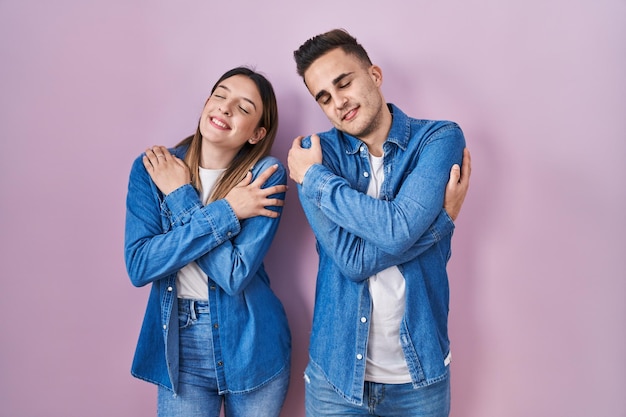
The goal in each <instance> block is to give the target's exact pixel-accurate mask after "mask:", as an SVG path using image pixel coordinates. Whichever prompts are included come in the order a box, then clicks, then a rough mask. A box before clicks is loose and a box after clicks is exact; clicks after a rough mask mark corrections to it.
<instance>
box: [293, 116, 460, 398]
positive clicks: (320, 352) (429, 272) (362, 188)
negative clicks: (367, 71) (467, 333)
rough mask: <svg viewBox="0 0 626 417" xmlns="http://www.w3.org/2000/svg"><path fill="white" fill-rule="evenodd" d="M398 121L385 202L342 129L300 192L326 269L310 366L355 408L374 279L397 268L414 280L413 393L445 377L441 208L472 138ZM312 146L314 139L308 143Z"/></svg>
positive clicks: (447, 127)
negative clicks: (371, 192)
mask: <svg viewBox="0 0 626 417" xmlns="http://www.w3.org/2000/svg"><path fill="white" fill-rule="evenodd" d="M388 106H389V108H390V110H391V111H392V114H393V122H392V126H391V130H390V132H389V135H388V137H387V141H386V142H385V143H384V145H383V149H384V153H385V155H384V159H383V163H384V170H385V171H384V172H385V180H384V182H383V184H382V189H381V194H380V199H374V198H371V197H369V196H367V195H366V192H367V186H368V183H369V171H370V165H369V159H368V149H367V146H366V145H365V144H364V143H363V142H362V141H360V140H358V139H357V138H355V137H352V136H350V135H347V134H345V133H343V132H340V131H338V130H337V129H331V130H330V131H328V132H324V133H321V134H320V140H321V143H322V152H323V163H322V164H316V165H313V166H312V167H311V168H310V169H309V170H308V171H307V173H306V175H305V177H304V180H303V182H302V184H301V185H300V186H298V193H299V197H300V202H301V204H302V206H303V209H304V212H305V214H306V216H307V219H308V221H309V223H310V224H311V227H312V229H313V232H314V233H315V236H316V239H317V251H318V254H319V268H318V275H317V287H316V297H315V309H314V314H313V329H312V332H311V340H310V346H309V354H310V359H311V362H312V364H313V365H315V366H317V367H318V368H319V369H320V370H321V371H322V372H323V373H324V374H325V376H326V378H327V379H328V381H329V383H330V384H332V385H333V386H334V387H335V389H336V390H337V391H338V392H339V393H340V394H341V395H343V396H344V397H345V398H346V399H347V400H348V401H351V402H353V403H355V404H361V403H362V401H363V386H364V378H365V377H364V375H365V364H366V354H367V342H368V335H369V320H370V316H371V300H370V294H369V289H368V284H367V281H368V278H369V277H370V276H371V275H373V274H375V273H377V272H380V271H382V270H383V269H386V268H388V267H390V266H392V265H397V266H398V268H399V269H400V271H401V273H402V274H403V276H404V278H405V281H406V306H405V315H404V318H403V320H402V324H401V328H400V343H401V345H402V349H403V351H404V355H405V358H406V360H407V364H408V368H409V372H410V374H411V379H412V382H413V386H414V387H415V388H418V387H422V386H426V385H429V384H432V383H435V382H437V381H439V380H441V379H443V378H445V377H446V376H447V373H448V367H447V361H446V358H447V357H448V355H449V352H450V348H449V340H448V330H447V318H448V299H449V287H448V276H447V272H446V264H447V262H448V260H449V258H450V255H451V238H452V232H453V230H454V224H453V222H452V219H451V218H450V217H449V216H448V215H447V213H446V212H445V210H443V209H442V206H443V199H444V191H445V186H446V183H447V181H448V179H449V174H450V168H451V167H452V165H453V164H455V163H458V164H460V163H461V161H462V157H463V148H464V147H465V139H464V137H463V133H462V131H461V129H460V128H459V126H458V125H456V124H455V123H453V122H447V121H427V120H416V119H412V118H409V117H408V116H407V115H406V114H404V113H403V112H402V111H401V110H400V109H399V108H397V107H395V106H394V105H392V104H389V105H388ZM309 144H310V138H306V139H305V141H304V142H303V146H305V147H307V146H309Z"/></svg>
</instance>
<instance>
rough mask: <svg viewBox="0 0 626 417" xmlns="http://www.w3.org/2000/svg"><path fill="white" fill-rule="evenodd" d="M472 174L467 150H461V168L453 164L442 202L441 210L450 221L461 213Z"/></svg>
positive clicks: (470, 160)
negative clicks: (443, 210)
mask: <svg viewBox="0 0 626 417" xmlns="http://www.w3.org/2000/svg"><path fill="white" fill-rule="evenodd" d="M471 173H472V159H471V157H470V153H469V150H468V149H467V148H465V149H464V150H463V167H462V168H460V167H459V165H458V164H454V165H453V166H452V169H451V170H450V180H449V181H448V185H447V186H446V196H445V198H444V202H443V208H444V209H445V210H446V212H447V213H448V215H449V216H450V217H451V218H452V220H456V218H457V217H458V216H459V212H460V211H461V206H462V205H463V201H464V200H465V196H466V195H467V189H468V188H469V179H470V175H471Z"/></svg>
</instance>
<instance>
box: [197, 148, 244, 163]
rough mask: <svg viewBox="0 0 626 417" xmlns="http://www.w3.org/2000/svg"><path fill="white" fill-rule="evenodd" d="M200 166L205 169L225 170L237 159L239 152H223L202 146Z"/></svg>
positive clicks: (230, 150)
mask: <svg viewBox="0 0 626 417" xmlns="http://www.w3.org/2000/svg"><path fill="white" fill-rule="evenodd" d="M200 152H201V157H200V166H201V167H202V168H205V169H225V168H228V166H229V165H230V163H231V162H232V161H233V159H235V155H237V152H238V150H232V149H229V150H223V149H219V148H217V149H216V148H214V147H211V146H207V144H206V143H203V144H202V149H201V151H200Z"/></svg>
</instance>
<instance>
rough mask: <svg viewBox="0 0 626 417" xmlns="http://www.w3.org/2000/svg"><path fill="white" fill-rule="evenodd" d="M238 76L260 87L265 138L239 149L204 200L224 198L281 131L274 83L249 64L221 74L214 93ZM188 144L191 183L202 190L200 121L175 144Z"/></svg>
mask: <svg viewBox="0 0 626 417" xmlns="http://www.w3.org/2000/svg"><path fill="white" fill-rule="evenodd" d="M235 75H245V76H246V77H248V78H249V79H251V80H252V81H253V82H254V83H255V84H256V86H257V88H258V90H259V94H260V95H261V101H262V102H263V114H262V115H261V120H259V125H258V126H257V127H264V128H265V130H266V134H265V137H264V138H263V140H261V141H259V142H257V143H256V144H254V145H253V144H251V143H249V142H246V143H245V144H244V145H243V147H242V148H241V149H240V150H239V152H238V153H237V155H236V156H235V158H234V159H233V160H232V162H231V163H230V165H229V166H228V168H226V171H224V173H223V174H222V175H221V176H220V178H219V179H218V181H217V184H216V186H215V189H214V190H213V192H212V193H211V196H210V197H209V199H208V201H206V202H205V203H208V202H211V201H215V200H219V199H220V198H224V197H225V196H226V195H227V194H228V192H229V191H230V190H231V189H232V188H233V187H235V186H236V185H237V184H238V183H239V182H240V181H241V180H242V179H243V178H244V177H245V176H246V174H247V172H248V171H249V170H251V169H252V167H254V165H255V164H256V163H257V162H258V161H259V160H260V159H261V158H263V157H264V156H267V155H269V153H270V150H271V149H272V145H273V144H274V138H275V137H276V132H277V131H278V105H277V104H276V95H275V94H274V88H273V87H272V84H271V83H270V82H269V81H268V80H267V78H265V76H263V75H261V74H259V73H258V72H256V71H253V70H251V69H250V68H246V67H237V68H233V69H231V70H230V71H227V72H226V73H224V75H222V76H221V77H220V79H219V80H217V82H216V83H215V85H214V86H213V88H212V89H211V95H212V94H213V92H214V91H215V89H216V88H217V86H218V85H219V84H220V83H221V82H222V81H224V80H225V79H227V78H230V77H233V76H235ZM184 145H189V149H188V150H187V154H186V155H185V163H186V164H187V166H188V167H189V170H190V172H191V184H192V185H193V186H194V187H195V188H196V189H197V190H198V191H200V192H202V183H201V182H200V175H199V174H198V170H199V167H200V157H201V155H202V154H201V148H202V134H201V133H200V122H198V127H197V128H196V133H195V134H194V135H191V136H189V137H188V138H185V139H183V140H182V141H181V142H180V143H179V144H177V145H176V147H179V146H184Z"/></svg>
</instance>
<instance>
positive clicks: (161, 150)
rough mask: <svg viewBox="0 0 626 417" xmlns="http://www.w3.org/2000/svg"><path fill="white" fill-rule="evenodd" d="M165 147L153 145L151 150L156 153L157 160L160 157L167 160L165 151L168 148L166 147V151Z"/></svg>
mask: <svg viewBox="0 0 626 417" xmlns="http://www.w3.org/2000/svg"><path fill="white" fill-rule="evenodd" d="M164 149H165V147H164V146H157V145H155V146H153V147H152V149H151V151H152V153H153V154H154V156H155V157H156V158H157V160H158V159H163V160H164V161H165V160H166V156H165V152H167V149H165V152H164ZM167 153H168V154H169V152H167ZM159 162H160V161H159Z"/></svg>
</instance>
